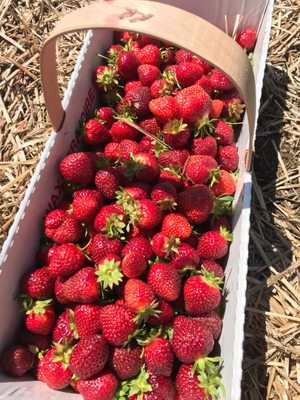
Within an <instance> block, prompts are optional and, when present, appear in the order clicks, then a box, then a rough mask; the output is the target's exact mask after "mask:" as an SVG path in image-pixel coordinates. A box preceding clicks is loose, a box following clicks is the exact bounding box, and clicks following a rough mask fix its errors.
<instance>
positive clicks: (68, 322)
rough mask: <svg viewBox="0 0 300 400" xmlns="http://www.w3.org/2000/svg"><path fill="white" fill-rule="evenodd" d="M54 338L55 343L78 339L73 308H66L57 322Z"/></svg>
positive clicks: (70, 341) (53, 333) (72, 341)
mask: <svg viewBox="0 0 300 400" xmlns="http://www.w3.org/2000/svg"><path fill="white" fill-rule="evenodd" d="M52 338H53V341H54V342H55V343H64V341H65V342H66V341H68V343H72V344H73V343H74V339H78V335H77V331H76V327H75V324H74V311H73V310H72V309H71V308H66V309H65V311H63V312H62V313H61V314H60V315H59V317H58V318H57V321H56V323H55V326H54V328H53V332H52Z"/></svg>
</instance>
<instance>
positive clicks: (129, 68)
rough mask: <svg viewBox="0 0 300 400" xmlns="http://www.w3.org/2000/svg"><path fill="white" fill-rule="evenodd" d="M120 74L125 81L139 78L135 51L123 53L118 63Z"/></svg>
mask: <svg viewBox="0 0 300 400" xmlns="http://www.w3.org/2000/svg"><path fill="white" fill-rule="evenodd" d="M117 66H118V72H119V74H120V75H121V76H122V78H124V79H125V80H131V79H135V78H136V77H137V67H138V60H137V58H136V56H135V54H134V52H133V51H122V53H121V54H120V55H119V57H118V61H117Z"/></svg>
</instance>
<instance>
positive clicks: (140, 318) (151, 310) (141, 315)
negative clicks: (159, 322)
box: [133, 300, 161, 324]
mask: <svg viewBox="0 0 300 400" xmlns="http://www.w3.org/2000/svg"><path fill="white" fill-rule="evenodd" d="M157 307H158V302H157V301H156V300H153V301H152V303H151V304H150V305H149V306H146V307H144V308H143V309H142V310H140V311H139V312H138V313H137V315H136V316H135V318H134V319H133V321H134V322H136V323H138V324H140V323H142V322H147V321H148V319H149V318H150V317H156V318H158V316H159V314H160V313H161V311H160V310H157Z"/></svg>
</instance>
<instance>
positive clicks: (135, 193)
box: [116, 182, 151, 204]
mask: <svg viewBox="0 0 300 400" xmlns="http://www.w3.org/2000/svg"><path fill="white" fill-rule="evenodd" d="M150 193H151V185H149V184H148V183H146V182H132V183H129V184H128V185H126V186H125V187H124V188H123V189H122V190H121V191H119V192H117V196H116V197H117V199H118V204H123V203H126V202H130V201H131V200H132V199H133V200H142V199H148V198H149V197H150Z"/></svg>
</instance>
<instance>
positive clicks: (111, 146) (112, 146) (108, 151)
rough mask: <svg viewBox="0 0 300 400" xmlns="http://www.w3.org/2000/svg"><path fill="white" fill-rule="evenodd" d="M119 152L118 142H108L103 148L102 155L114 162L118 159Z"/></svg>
mask: <svg viewBox="0 0 300 400" xmlns="http://www.w3.org/2000/svg"><path fill="white" fill-rule="evenodd" d="M119 154H120V143H117V142H109V143H107V145H106V146H105V148H104V155H105V156H106V157H107V158H108V159H109V160H110V161H111V162H112V163H114V162H116V161H118V159H119Z"/></svg>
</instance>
